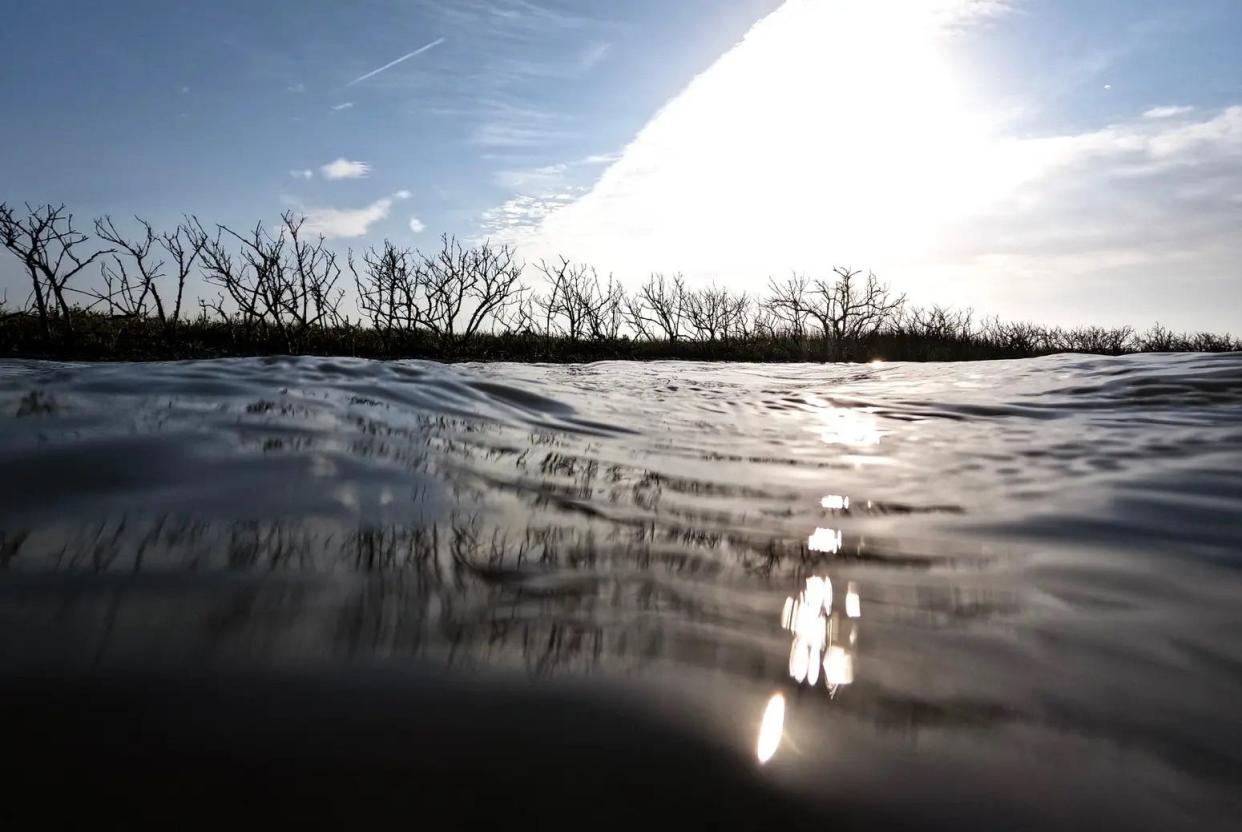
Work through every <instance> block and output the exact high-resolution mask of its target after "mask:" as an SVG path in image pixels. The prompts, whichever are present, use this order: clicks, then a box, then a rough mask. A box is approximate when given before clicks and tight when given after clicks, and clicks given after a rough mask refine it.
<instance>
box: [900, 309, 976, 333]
mask: <svg viewBox="0 0 1242 832" xmlns="http://www.w3.org/2000/svg"><path fill="white" fill-rule="evenodd" d="M973 317H974V312H973V310H970V309H966V310H957V309H947V308H945V307H943V306H939V305H935V306H931V307H918V306H916V307H913V308H911V309H909V310H908V311H906V312H905V314H903V315H902V318H901V322H900V325H901V326H902V327H903V328H904V329H905V330H906V331H908V332H909V333H910V334H912V335H915V336H918V337H919V338H935V339H948V338H958V339H962V338H969V337H971V335H972V334H973V333H974V324H973V323H972V318H973Z"/></svg>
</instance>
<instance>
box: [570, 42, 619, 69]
mask: <svg viewBox="0 0 1242 832" xmlns="http://www.w3.org/2000/svg"><path fill="white" fill-rule="evenodd" d="M610 51H612V44H611V43H607V42H603V43H597V44H594V45H593V46H589V47H587V48H586V49H584V50H583V51H582V54H581V55H580V56H579V57H578V69H579V70H580V71H582V72H590V71H591V70H592V69H594V68H595V66H596V64H598V63H599V62H600V61H602V60H604V58H606V57H608V53H609V52H610Z"/></svg>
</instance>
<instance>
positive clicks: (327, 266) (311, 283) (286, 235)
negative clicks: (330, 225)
mask: <svg viewBox="0 0 1242 832" xmlns="http://www.w3.org/2000/svg"><path fill="white" fill-rule="evenodd" d="M303 222H304V219H303V218H302V217H300V216H298V215H296V214H294V213H293V212H291V211H288V212H285V213H284V214H282V215H281V225H280V230H279V231H278V232H277V233H276V234H275V235H273V234H271V233H270V232H268V231H267V230H266V229H265V228H264V227H263V224H262V223H259V224H257V225H256V226H255V227H254V229H253V230H252V231H250V232H249V233H247V234H245V235H243V234H239V233H237V232H236V231H233V230H232V229H230V228H228V227H227V226H217V232H216V236H215V238H214V239H212V240H210V241H207V242H205V243H204V246H203V249H202V259H203V268H204V271H205V277H206V280H207V282H208V283H209V284H211V285H214V286H218V287H219V288H220V289H222V290H223V294H222V296H221V298H220V300H219V301H217V302H216V303H215V304H208V306H210V308H212V309H214V311H215V312H216V313H217V314H219V315H221V316H222V317H225V318H227V317H229V310H227V309H226V308H225V306H224V295H227V297H228V300H229V301H231V302H232V304H233V306H234V307H235V309H236V314H237V315H239V316H240V318H241V320H242V322H243V323H244V324H246V325H250V326H254V325H266V326H271V327H272V328H274V329H275V330H276V331H277V332H279V333H281V335H283V336H284V337H285V338H286V339H287V340H290V341H292V339H294V338H296V337H299V336H301V335H302V334H304V333H305V332H306V331H307V330H310V329H314V328H319V327H327V326H335V325H339V324H342V323H344V322H345V319H344V318H343V317H342V316H341V314H340V303H341V300H342V299H343V297H344V290H343V289H339V288H337V281H338V280H339V279H340V274H341V269H340V266H338V265H337V261H336V253H335V252H333V251H331V250H329V249H328V248H327V241H326V240H325V238H324V237H323V236H322V235H320V236H319V237H318V238H316V239H315V240H313V241H312V240H306V239H305V238H303V236H302V225H303ZM230 239H232V240H234V241H236V242H237V243H238V244H239V245H240V249H239V252H238V255H237V257H236V259H235V258H234V256H233V254H232V253H231V252H230V250H229V248H228V245H227V243H228V241H229V240H230Z"/></svg>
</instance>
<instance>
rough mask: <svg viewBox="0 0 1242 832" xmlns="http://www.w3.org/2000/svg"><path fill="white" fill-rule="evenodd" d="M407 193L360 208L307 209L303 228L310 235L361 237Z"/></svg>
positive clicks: (396, 194)
mask: <svg viewBox="0 0 1242 832" xmlns="http://www.w3.org/2000/svg"><path fill="white" fill-rule="evenodd" d="M408 193H409V192H408V191H398V192H397V193H395V194H393V195H392V196H386V197H384V198H382V199H377V200H375V202H372V203H371V204H370V205H366V206H364V207H362V208H308V209H307V210H306V211H305V214H306V225H305V228H306V230H307V231H308V232H310V233H311V234H322V235H323V236H325V237H344V238H350V237H361V236H363V235H365V234H366V233H367V231H369V230H370V228H371V226H372V225H374V224H375V223H377V222H379V221H380V220H383V219H386V218H387V217H388V215H389V213H390V212H391V211H392V205H393V201H394V200H398V199H404V198H406V197H404V196H402V194H406V195H407V196H408Z"/></svg>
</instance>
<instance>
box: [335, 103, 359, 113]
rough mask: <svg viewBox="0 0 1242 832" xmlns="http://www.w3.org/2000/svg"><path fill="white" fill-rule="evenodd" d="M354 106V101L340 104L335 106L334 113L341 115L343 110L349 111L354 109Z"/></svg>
mask: <svg viewBox="0 0 1242 832" xmlns="http://www.w3.org/2000/svg"><path fill="white" fill-rule="evenodd" d="M353 106H354V102H352V101H342V102H341V103H340V104H333V105H332V111H333V112H336V113H339V112H340V111H341V110H349V109H351V108H353Z"/></svg>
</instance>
